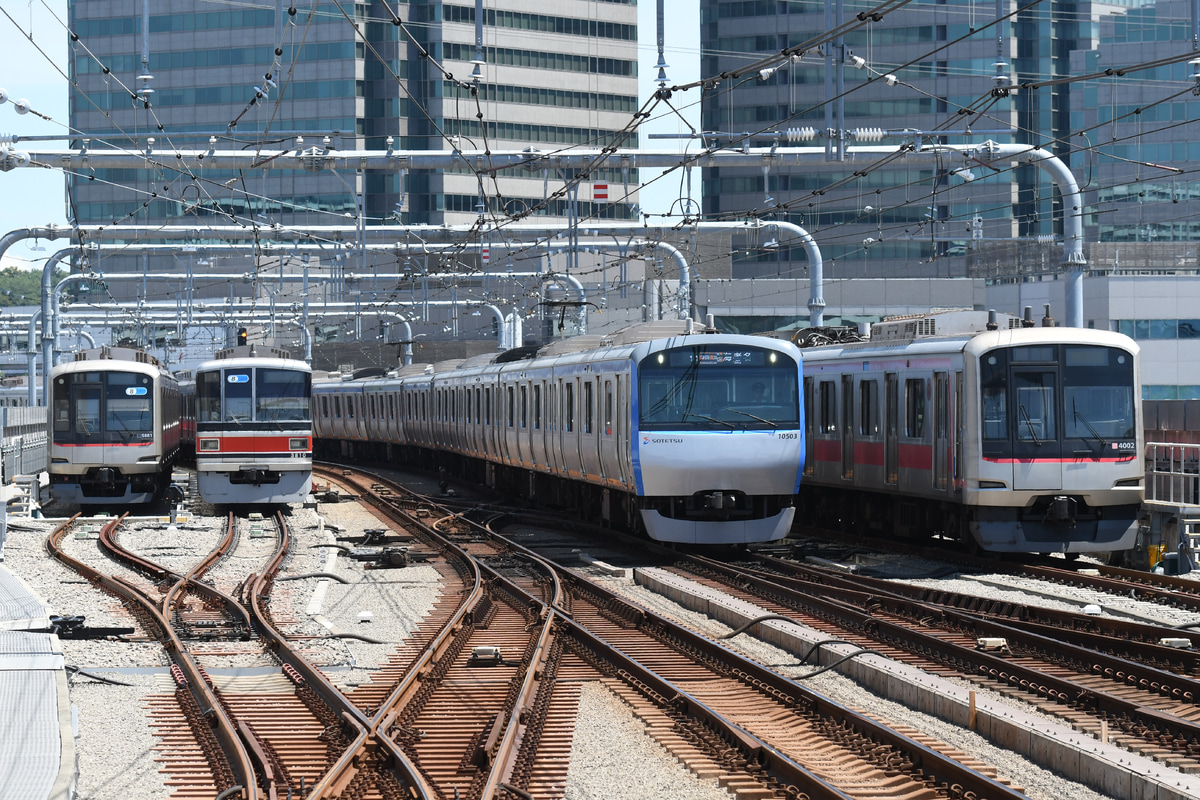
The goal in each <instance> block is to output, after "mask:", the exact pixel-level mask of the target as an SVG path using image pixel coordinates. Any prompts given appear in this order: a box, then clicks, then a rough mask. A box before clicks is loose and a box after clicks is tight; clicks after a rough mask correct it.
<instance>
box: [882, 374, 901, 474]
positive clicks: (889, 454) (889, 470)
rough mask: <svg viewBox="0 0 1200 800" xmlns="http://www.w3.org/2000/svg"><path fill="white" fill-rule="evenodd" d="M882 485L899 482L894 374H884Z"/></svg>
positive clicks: (897, 397)
mask: <svg viewBox="0 0 1200 800" xmlns="http://www.w3.org/2000/svg"><path fill="white" fill-rule="evenodd" d="M883 381H884V394H885V395H886V398H885V399H884V407H885V408H884V416H885V417H886V419H885V421H884V444H883V457H884V478H883V480H884V483H887V484H888V485H890V486H895V485H896V484H897V483H898V482H899V481H900V378H899V377H898V376H897V375H896V373H894V372H887V373H884V376H883Z"/></svg>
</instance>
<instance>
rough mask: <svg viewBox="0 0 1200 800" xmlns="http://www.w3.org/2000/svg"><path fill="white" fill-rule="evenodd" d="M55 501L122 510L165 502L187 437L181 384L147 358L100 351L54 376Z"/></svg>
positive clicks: (51, 465)
mask: <svg viewBox="0 0 1200 800" xmlns="http://www.w3.org/2000/svg"><path fill="white" fill-rule="evenodd" d="M47 405H48V406H49V408H50V436H49V440H50V447H49V452H48V454H47V470H48V472H49V476H50V494H51V497H52V498H53V499H54V500H55V501H56V502H60V503H70V504H74V505H106V506H124V505H137V504H141V503H150V502H153V501H155V500H158V499H160V498H161V497H162V496H163V494H164V493H165V491H166V488H167V486H168V485H169V484H170V481H171V471H172V469H173V467H174V465H175V462H176V460H177V459H178V458H179V450H180V440H181V436H182V432H181V421H180V389H179V383H178V381H177V380H176V379H175V376H173V375H172V374H171V373H170V372H169V371H167V370H166V369H165V368H164V367H163V365H162V364H160V363H159V362H158V360H157V359H155V358H154V357H153V356H151V355H150V354H148V353H146V352H143V351H142V350H137V349H133V348H124V347H97V348H92V349H89V350H82V351H79V352H77V353H75V355H74V357H73V359H72V360H71V361H69V362H67V363H63V364H58V365H56V366H54V367H53V368H52V370H51V372H50V398H49V402H48V403H47Z"/></svg>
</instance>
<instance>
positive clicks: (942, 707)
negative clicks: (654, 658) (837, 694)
mask: <svg viewBox="0 0 1200 800" xmlns="http://www.w3.org/2000/svg"><path fill="white" fill-rule="evenodd" d="M634 581H635V583H637V584H638V585H640V586H643V587H645V588H647V589H649V590H651V591H653V592H655V593H657V594H660V595H663V596H664V597H667V598H670V599H671V600H673V601H675V602H676V603H678V604H680V605H681V606H683V607H684V608H687V609H689V610H691V611H695V612H698V613H701V614H705V615H707V616H709V617H711V618H712V619H716V620H719V621H720V622H723V623H725V624H726V625H729V626H730V627H733V628H738V627H740V626H742V625H744V624H745V623H747V622H749V621H750V620H752V619H755V618H757V617H760V616H764V615H766V614H767V611H766V610H765V609H761V608H758V607H757V606H754V605H752V604H750V603H746V602H744V601H742V600H739V599H737V598H734V597H730V596H729V595H726V594H723V593H721V592H718V591H715V590H711V589H706V588H704V587H699V586H696V585H695V584H691V583H689V582H687V581H686V580H685V579H683V578H681V577H679V576H677V575H674V574H672V573H669V572H666V571H664V570H661V569H658V568H653V567H652V568H644V569H636V570H634ZM754 630H755V634H754V635H756V636H757V638H759V639H761V640H762V641H765V642H768V643H770V644H772V645H775V646H776V647H779V648H781V649H783V650H786V651H788V652H790V653H793V654H800V653H803V652H804V651H806V650H807V649H808V648H809V647H810V646H811V645H812V644H813V643H815V642H818V641H824V640H826V639H828V638H830V637H828V636H826V635H824V634H822V633H820V632H818V631H815V630H813V629H811V628H805V627H803V626H800V625H796V624H792V623H786V622H775V621H771V622H765V623H762V624H761V625H759V626H757V627H756V628H755V629H754ZM854 650H855V648H852V647H849V646H846V645H830V646H827V647H823V648H821V650H820V660H821V663H822V665H824V664H829V663H831V662H833V661H834V660H836V659H838V658H840V657H842V656H844V655H845V654H847V653H850V652H853V651H854ZM837 671H838V672H840V673H842V674H844V675H846V676H847V677H849V678H852V679H853V680H856V681H858V682H859V683H861V684H862V685H864V686H866V687H867V688H869V689H871V690H872V691H874V692H877V693H878V694H880V695H882V696H883V697H886V698H888V699H889V700H892V701H894V702H898V703H901V704H903V705H905V706H908V707H909V708H913V709H915V710H918V711H923V712H925V713H929V714H932V715H934V716H937V717H940V718H942V719H947V720H950V721H952V722H954V723H956V724H958V725H961V726H963V727H964V728H965V727H967V724H968V715H969V712H970V697H969V695H970V690H969V689H968V688H966V687H962V686H958V685H956V684H954V683H951V682H949V681H946V680H943V679H942V678H939V677H937V676H935V675H931V674H929V673H927V672H924V671H922V670H919V669H916V668H913V667H909V666H907V665H905V664H900V663H898V662H895V661H892V660H890V659H886V658H882V657H879V656H873V655H867V656H863V657H861V658H855V659H852V660H849V661H847V662H845V663H844V664H842V665H841V666H839V667H837ZM975 732H976V733H978V734H979V735H981V736H983V737H984V738H985V739H987V740H988V741H990V742H991V743H992V744H994V745H996V746H998V747H1003V748H1006V749H1009V750H1012V751H1014V752H1017V753H1020V754H1022V755H1024V756H1025V757H1027V758H1029V759H1030V760H1031V761H1033V762H1034V763H1036V764H1038V765H1040V766H1042V767H1043V768H1045V769H1047V770H1050V771H1053V772H1056V773H1057V774H1059V775H1062V776H1063V777H1066V778H1068V779H1070V780H1073V781H1077V782H1079V783H1082V784H1084V785H1086V786H1089V787H1091V788H1093V789H1095V790H1096V791H1099V792H1103V793H1105V794H1107V795H1109V796H1112V797H1120V798H1129V800H1184V798H1192V799H1193V800H1194V799H1195V798H1200V777H1197V776H1192V775H1185V774H1183V773H1181V772H1179V771H1177V770H1174V769H1171V768H1170V767H1167V766H1164V765H1163V764H1159V763H1157V762H1155V761H1153V760H1151V759H1148V758H1144V757H1142V756H1139V755H1135V754H1133V753H1130V752H1128V751H1125V750H1122V749H1120V748H1118V747H1115V746H1113V745H1111V744H1107V743H1104V742H1101V741H1099V740H1098V739H1095V738H1093V737H1091V736H1087V735H1085V734H1082V733H1079V732H1078V731H1075V730H1072V729H1071V728H1069V727H1067V726H1065V725H1062V724H1059V723H1055V722H1049V721H1047V720H1045V719H1043V718H1041V717H1038V716H1036V715H1034V714H1030V713H1026V712H1024V711H1022V710H1021V709H1019V708H1016V707H1013V706H1009V705H1005V704H1001V703H994V702H991V701H989V700H987V699H984V698H979V696H978V695H977V701H976V725H975Z"/></svg>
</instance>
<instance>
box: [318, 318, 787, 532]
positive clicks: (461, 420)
mask: <svg viewBox="0 0 1200 800" xmlns="http://www.w3.org/2000/svg"><path fill="white" fill-rule="evenodd" d="M690 327H691V326H690V325H687V326H685V324H684V323H683V322H666V323H663V322H659V323H648V324H644V325H639V326H633V327H631V328H627V329H625V330H623V331H620V332H618V333H616V334H614V335H613V336H611V337H601V336H581V337H576V338H575V339H569V340H565V341H563V342H558V343H554V344H551V345H548V346H546V347H543V348H541V349H540V350H537V351H536V352H534V350H533V349H522V350H517V351H509V352H508V353H506V354H501V355H499V356H497V355H485V356H477V357H474V358H471V359H467V360H465V361H461V362H447V363H444V364H437V365H421V366H415V367H406V368H404V369H402V370H400V371H399V372H398V373H397V374H395V375H393V376H388V377H379V378H373V379H359V380H347V381H330V382H321V381H318V382H316V383H315V384H314V387H313V400H314V412H313V419H314V425H315V433H316V436H317V439H318V448H324V451H325V452H326V453H329V454H330V455H333V456H340V457H343V458H353V457H359V456H365V457H370V458H377V459H385V460H387V461H391V462H394V461H396V460H397V458H398V457H399V456H400V455H401V454H405V455H409V456H411V457H412V458H415V459H418V460H422V459H423V460H424V461H426V462H430V461H431V459H430V455H431V454H435V453H436V454H438V456H437V457H435V458H434V459H432V461H433V462H434V463H439V464H445V463H447V462H448V461H456V462H457V463H452V464H451V466H454V467H456V468H459V471H460V472H461V473H462V474H467V475H473V477H475V478H476V479H477V480H479V481H481V482H483V483H486V484H487V485H489V486H493V487H495V488H497V489H500V490H502V491H505V492H510V493H512V494H515V495H519V496H525V497H529V498H530V499H534V500H538V501H546V502H550V503H557V504H562V505H570V506H574V507H576V508H577V509H579V510H580V511H581V512H583V513H584V514H585V515H586V516H588V517H589V518H593V519H597V520H600V521H604V522H606V523H610V524H615V525H621V526H625V527H632V528H637V527H638V526H644V529H645V531H646V532H647V534H648V535H649V536H650V537H651V538H653V539H656V540H659V541H666V542H679V543H690V544H743V543H750V542H765V541H773V540H777V539H781V538H783V537H785V536H786V535H787V534H788V532H789V530H790V528H791V524H792V519H793V516H794V514H795V507H794V499H795V495H796V491H797V488H798V483H799V479H800V472H801V469H802V468H803V461H804V432H803V417H802V407H801V405H800V394H799V389H800V381H801V365H800V358H799V353H798V351H797V349H796V347H795V346H794V345H792V344H791V343H790V342H787V341H779V340H774V339H768V338H762V337H755V336H739V335H722V334H715V333H703V334H701V333H691V332H690ZM756 389H757V392H756ZM756 395H757V396H756Z"/></svg>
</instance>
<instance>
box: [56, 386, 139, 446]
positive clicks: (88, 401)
mask: <svg viewBox="0 0 1200 800" xmlns="http://www.w3.org/2000/svg"><path fill="white" fill-rule="evenodd" d="M153 388H154V381H153V379H152V378H151V377H150V376H149V375H143V374H141V373H137V372H116V371H103V372H75V373H67V374H64V375H59V376H58V377H57V378H55V379H54V443H55V444H129V443H132V442H144V441H149V440H152V439H153V438H154V391H153Z"/></svg>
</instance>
